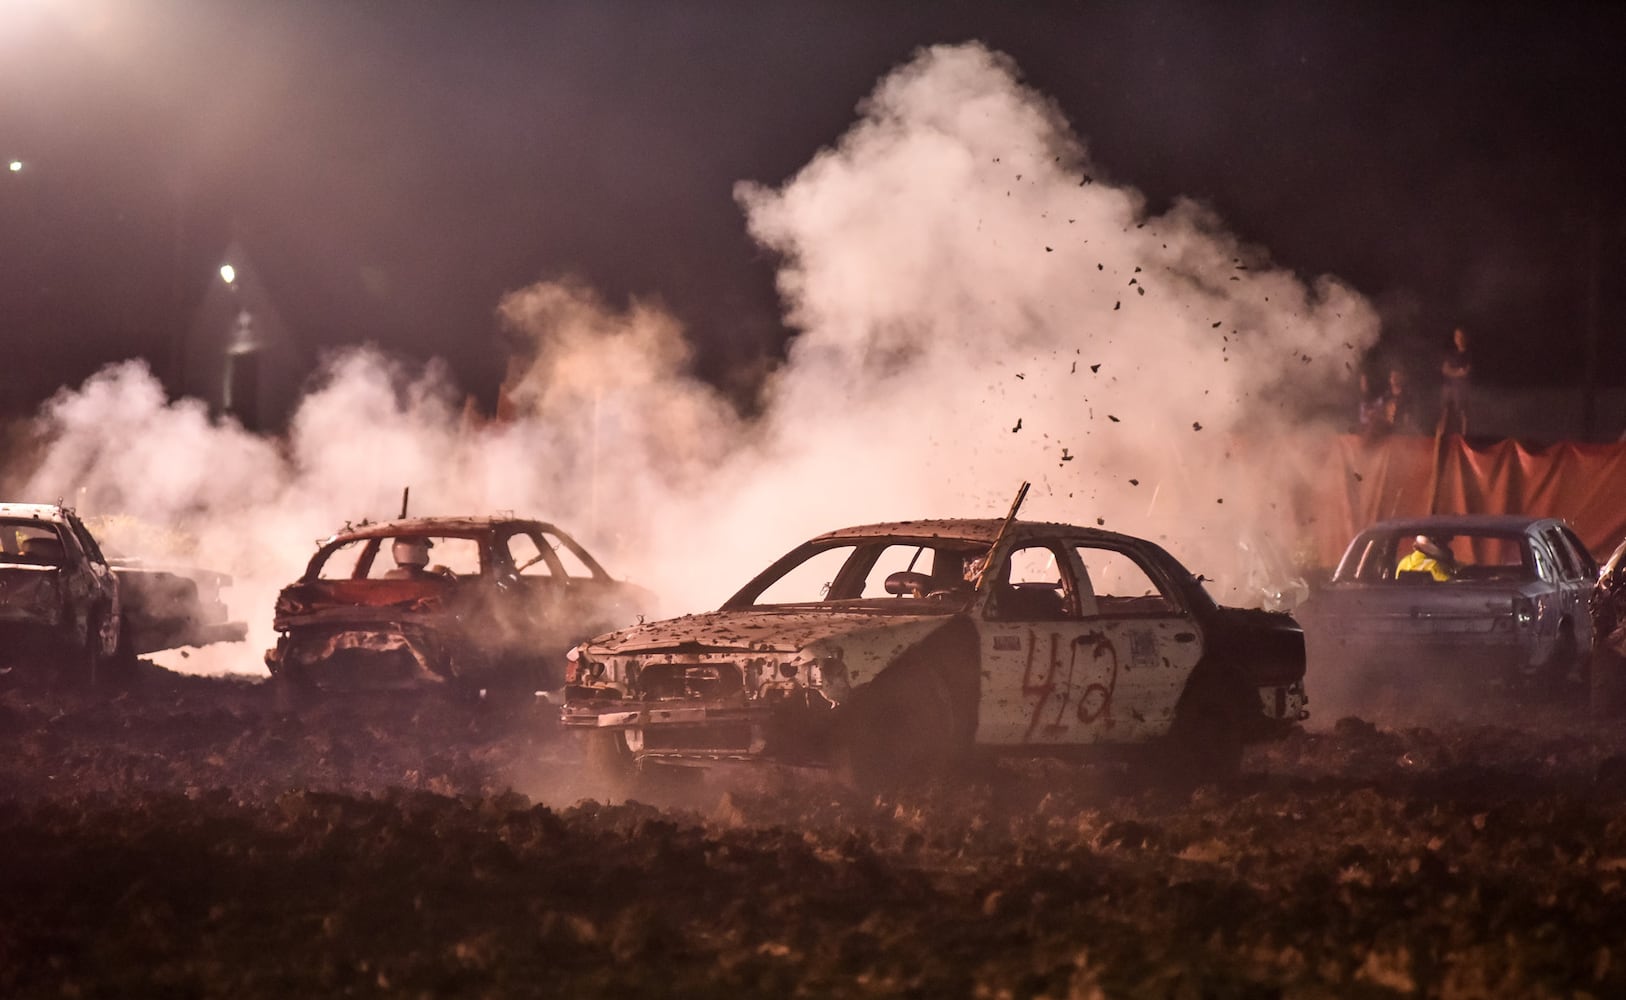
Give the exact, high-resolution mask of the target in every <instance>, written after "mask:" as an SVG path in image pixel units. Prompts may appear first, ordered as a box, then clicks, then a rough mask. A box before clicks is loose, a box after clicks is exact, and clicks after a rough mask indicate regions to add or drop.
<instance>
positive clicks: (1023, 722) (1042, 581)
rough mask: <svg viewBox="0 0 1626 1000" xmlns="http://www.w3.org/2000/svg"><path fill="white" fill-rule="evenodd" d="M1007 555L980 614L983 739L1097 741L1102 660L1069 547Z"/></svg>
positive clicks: (1003, 742)
mask: <svg viewBox="0 0 1626 1000" xmlns="http://www.w3.org/2000/svg"><path fill="white" fill-rule="evenodd" d="M1000 562H1001V564H1000V565H998V566H996V567H995V569H994V570H993V572H994V574H995V577H994V579H993V582H992V583H991V585H990V586H988V587H987V588H986V591H987V593H986V597H985V599H984V602H983V605H982V613H981V615H980V616H978V620H977V634H978V643H979V646H980V652H981V656H982V677H981V681H982V685H981V693H980V697H979V699H978V706H977V736H976V740H977V742H978V743H979V744H983V745H988V746H1022V745H1031V744H1072V743H1087V742H1094V731H1095V730H1096V728H1097V727H1098V726H1099V725H1100V724H1101V720H1102V717H1101V715H1100V713H1099V712H1096V711H1094V710H1092V709H1090V708H1089V707H1087V705H1086V702H1085V699H1086V697H1087V695H1089V694H1092V693H1093V692H1094V690H1095V685H1096V684H1097V683H1098V681H1097V675H1098V674H1099V673H1100V662H1099V657H1098V655H1097V654H1098V649H1097V647H1096V646H1095V645H1094V644H1093V640H1091V639H1090V638H1089V633H1090V632H1091V629H1090V627H1089V626H1088V625H1087V624H1086V623H1085V621H1084V618H1083V615H1082V614H1081V613H1080V611H1081V604H1080V598H1081V595H1080V593H1079V589H1078V585H1077V570H1076V567H1075V566H1074V565H1073V564H1072V561H1071V555H1070V553H1069V551H1068V550H1067V548H1066V546H1064V545H1061V544H1057V543H1049V542H1047V543H1039V544H1031V545H1024V546H1019V547H1017V548H1015V549H1013V550H1012V551H1011V552H1010V553H1009V554H1008V555H1007V556H1005V557H1004V558H1002V559H1001V560H1000Z"/></svg>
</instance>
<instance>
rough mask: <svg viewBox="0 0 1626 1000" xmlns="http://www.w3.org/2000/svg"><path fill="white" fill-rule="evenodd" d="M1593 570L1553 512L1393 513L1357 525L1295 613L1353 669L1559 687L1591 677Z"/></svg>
mask: <svg viewBox="0 0 1626 1000" xmlns="http://www.w3.org/2000/svg"><path fill="white" fill-rule="evenodd" d="M1597 576H1598V566H1597V563H1596V562H1595V561H1594V560H1593V558H1592V556H1591V555H1590V554H1589V553H1588V552H1587V549H1586V546H1584V545H1582V544H1581V541H1580V539H1579V538H1577V537H1576V535H1575V532H1574V531H1572V530H1571V529H1570V527H1569V525H1567V524H1566V523H1564V522H1563V521H1562V520H1560V519H1557V518H1546V517H1528V516H1518V515H1492V514H1480V515H1431V516H1426V517H1414V518H1403V519H1395V520H1389V521H1382V522H1379V523H1377V524H1374V525H1372V526H1371V527H1369V528H1367V529H1366V530H1364V531H1362V532H1361V533H1360V534H1358V535H1356V536H1355V538H1354V540H1353V541H1351V542H1350V544H1349V547H1348V548H1347V549H1346V550H1345V552H1344V556H1343V558H1342V559H1340V560H1339V563H1338V568H1337V569H1336V570H1335V571H1334V573H1333V576H1332V580H1331V582H1329V583H1328V584H1327V585H1326V586H1325V587H1324V588H1323V589H1322V590H1321V591H1320V592H1319V593H1317V594H1316V595H1315V596H1314V597H1313V598H1312V599H1311V600H1310V601H1309V602H1308V603H1307V604H1306V605H1305V606H1303V607H1302V608H1300V609H1299V610H1298V612H1297V615H1298V617H1299V619H1300V620H1301V621H1302V622H1303V623H1304V626H1305V629H1306V633H1307V634H1308V635H1309V636H1310V637H1311V638H1312V639H1313V640H1315V641H1314V642H1313V643H1312V645H1313V647H1314V648H1316V650H1317V652H1316V655H1318V656H1320V655H1322V654H1323V652H1324V653H1325V655H1328V656H1330V657H1333V658H1335V659H1337V661H1338V662H1339V663H1340V664H1341V665H1343V666H1348V667H1352V668H1354V669H1356V670H1357V671H1364V672H1369V673H1370V674H1372V675H1375V676H1382V677H1385V678H1392V679H1394V680H1419V681H1426V680H1437V679H1450V680H1457V681H1461V680H1468V681H1472V682H1483V683H1486V684H1496V685H1504V686H1510V687H1516V688H1526V689H1534V690H1537V691H1546V692H1548V693H1556V692H1558V691H1559V690H1561V689H1563V688H1564V687H1566V686H1569V685H1575V684H1579V683H1580V682H1581V681H1583V680H1584V678H1585V673H1586V660H1587V653H1588V651H1589V650H1590V649H1591V646H1592V634H1593V626H1592V618H1591V614H1590V605H1591V595H1592V588H1593V583H1594V581H1595V580H1596V579H1597Z"/></svg>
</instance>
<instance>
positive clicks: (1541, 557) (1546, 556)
mask: <svg viewBox="0 0 1626 1000" xmlns="http://www.w3.org/2000/svg"><path fill="white" fill-rule="evenodd" d="M1530 555H1531V556H1532V557H1533V558H1534V559H1535V562H1536V576H1538V577H1540V578H1541V579H1543V580H1546V581H1547V582H1548V583H1557V582H1558V579H1559V565H1558V562H1557V561H1556V560H1555V559H1554V558H1553V555H1552V553H1550V552H1548V551H1547V546H1546V545H1544V544H1542V543H1540V542H1533V543H1531V545H1530Z"/></svg>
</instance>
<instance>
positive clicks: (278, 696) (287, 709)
mask: <svg viewBox="0 0 1626 1000" xmlns="http://www.w3.org/2000/svg"><path fill="white" fill-rule="evenodd" d="M270 683H271V708H272V710H273V711H275V712H277V713H279V714H282V715H287V714H291V713H294V712H299V711H301V710H303V709H306V708H309V707H310V705H311V704H312V703H313V702H315V701H316V693H317V692H316V688H315V687H314V686H313V685H311V684H308V683H306V682H305V681H302V680H300V679H298V678H296V677H293V676H291V675H290V674H289V673H288V671H287V668H286V667H284V668H283V669H282V670H281V671H279V672H278V673H275V674H272V675H271V681H270Z"/></svg>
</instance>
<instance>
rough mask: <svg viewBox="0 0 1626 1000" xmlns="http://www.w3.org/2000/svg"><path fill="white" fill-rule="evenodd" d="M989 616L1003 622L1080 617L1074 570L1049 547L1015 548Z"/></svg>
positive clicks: (1000, 576) (1001, 570) (996, 585)
mask: <svg viewBox="0 0 1626 1000" xmlns="http://www.w3.org/2000/svg"><path fill="white" fill-rule="evenodd" d="M988 614H989V617H993V618H998V619H999V620H1001V621H1056V620H1058V619H1066V618H1077V617H1078V615H1079V612H1078V591H1077V588H1076V587H1075V586H1074V581H1073V574H1072V570H1071V567H1069V566H1068V565H1067V562H1066V560H1065V559H1063V558H1061V557H1060V556H1059V554H1058V553H1057V551H1056V550H1055V549H1053V548H1051V547H1050V546H1049V545H1025V546H1023V547H1021V548H1018V549H1013V550H1012V551H1011V552H1010V553H1009V554H1008V555H1007V556H1006V558H1005V560H1004V563H1003V565H1002V566H1001V567H1000V568H999V570H998V576H997V577H996V580H995V583H994V589H993V594H992V596H991V598H990V601H989V605H988Z"/></svg>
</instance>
